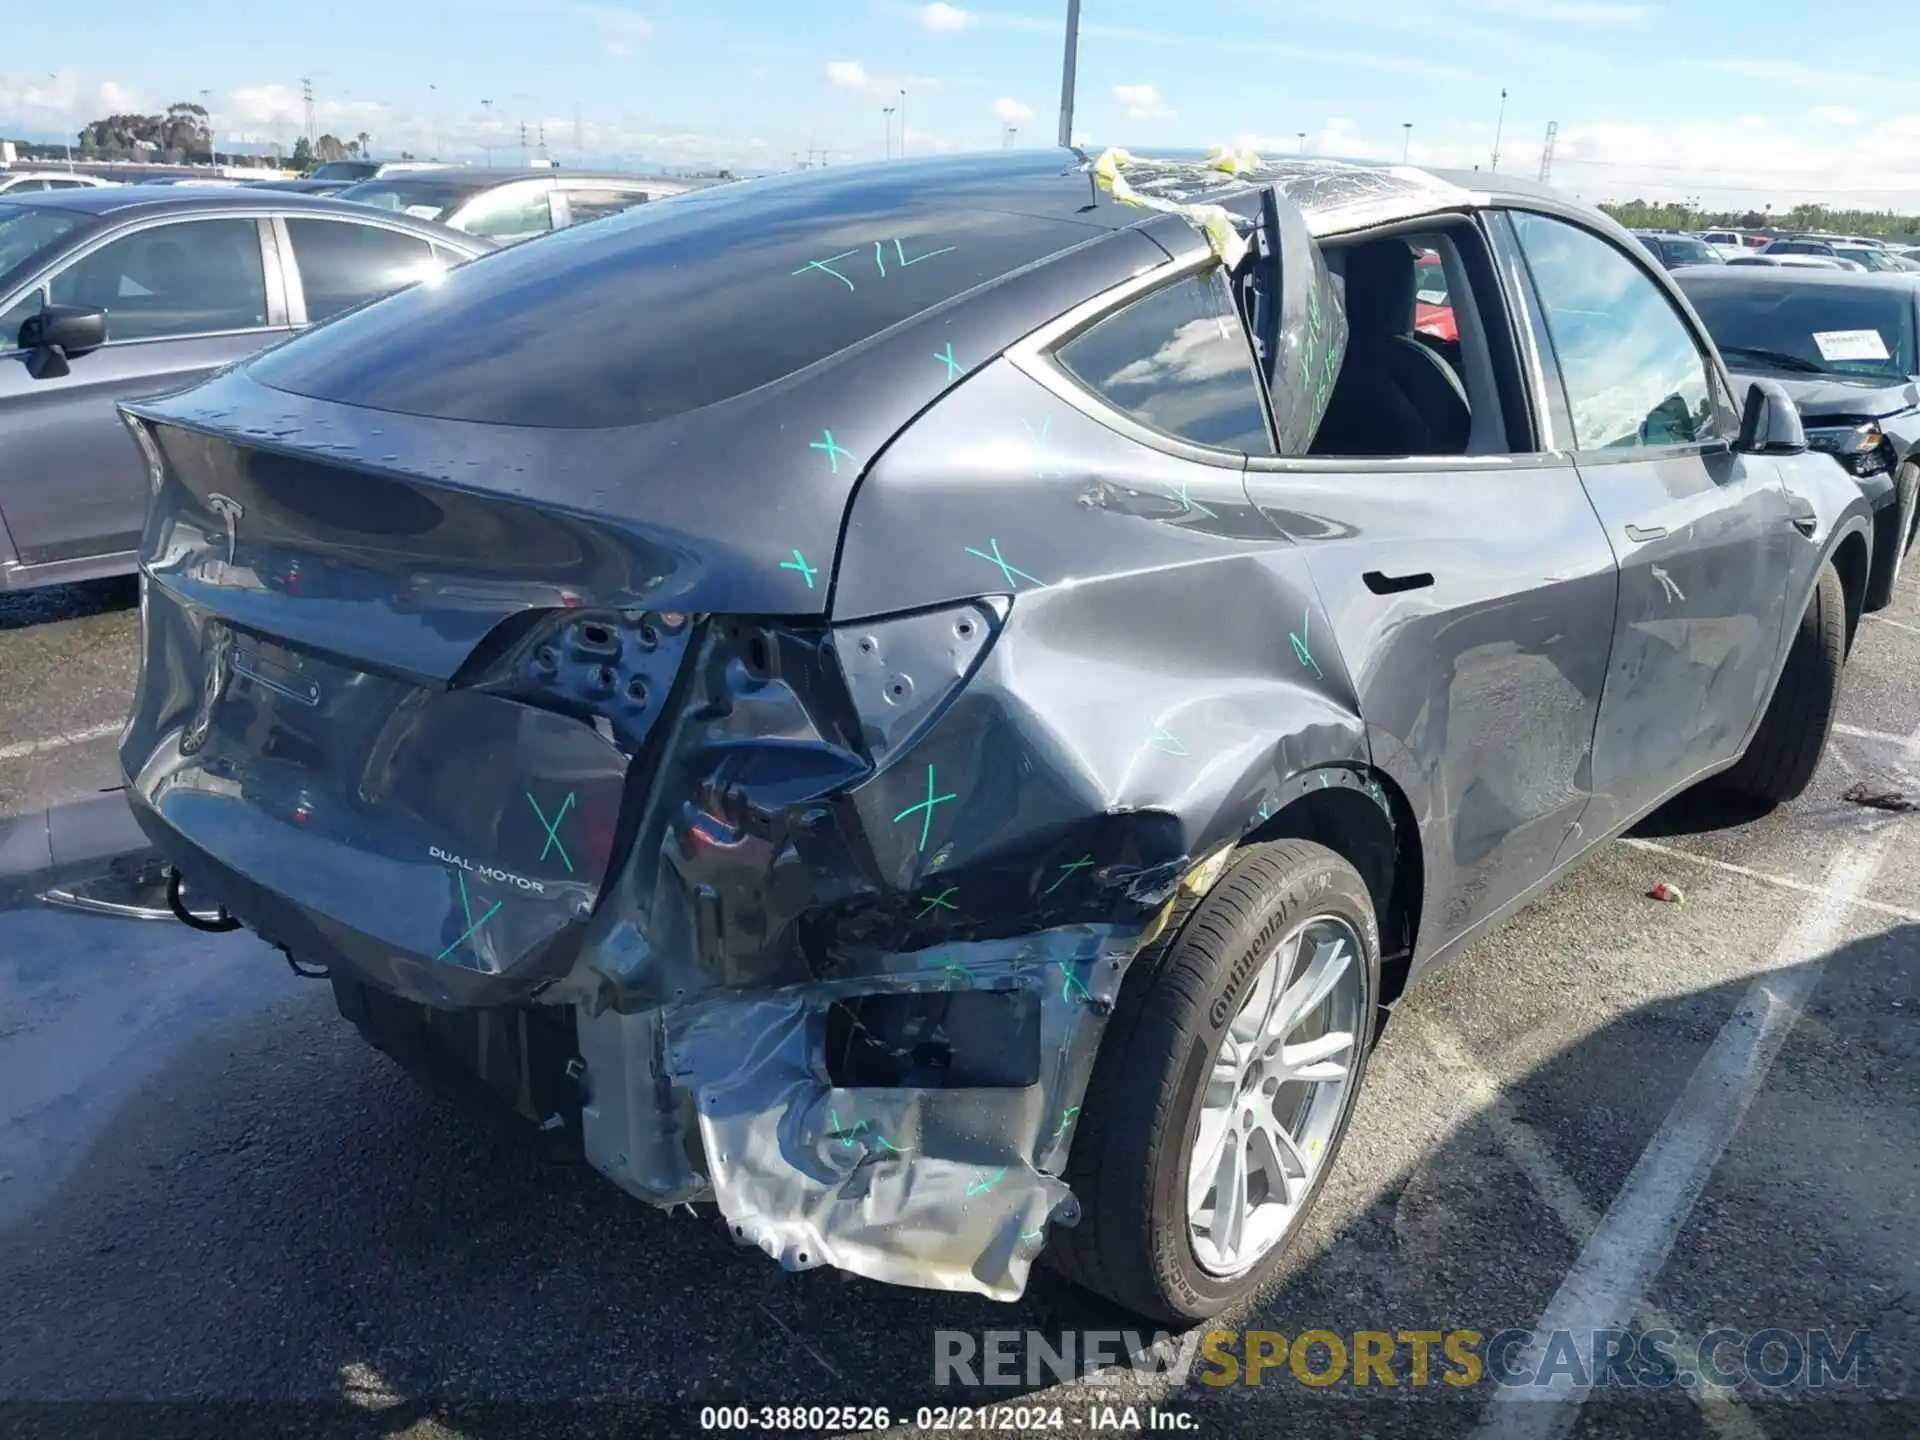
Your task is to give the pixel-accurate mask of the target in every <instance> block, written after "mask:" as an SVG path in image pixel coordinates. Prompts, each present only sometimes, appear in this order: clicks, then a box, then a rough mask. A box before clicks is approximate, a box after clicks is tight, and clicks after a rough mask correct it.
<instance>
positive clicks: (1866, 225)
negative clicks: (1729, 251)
mask: <svg viewBox="0 0 1920 1440" xmlns="http://www.w3.org/2000/svg"><path fill="white" fill-rule="evenodd" d="M1600 208H1601V209H1602V210H1604V211H1606V213H1607V214H1609V215H1611V216H1612V217H1613V218H1614V219H1616V220H1618V221H1619V222H1620V223H1621V224H1622V225H1625V226H1627V227H1629V228H1630V229H1638V230H1786V231H1803V230H1825V231H1830V232H1832V233H1835V234H1841V235H1873V236H1886V237H1889V238H1891V237H1894V236H1904V235H1916V234H1920V215H1896V214H1894V213H1893V212H1892V211H1891V210H1830V209H1828V208H1827V207H1826V206H1825V205H1796V206H1794V207H1793V208H1792V209H1791V210H1787V211H1784V212H1782V213H1780V214H1775V213H1774V212H1773V211H1771V210H1706V209H1696V208H1695V207H1693V206H1691V205H1686V204H1681V203H1677V202H1671V201H1659V200H1627V201H1624V202H1621V203H1618V204H1615V203H1610V202H1602V204H1601V206H1600Z"/></svg>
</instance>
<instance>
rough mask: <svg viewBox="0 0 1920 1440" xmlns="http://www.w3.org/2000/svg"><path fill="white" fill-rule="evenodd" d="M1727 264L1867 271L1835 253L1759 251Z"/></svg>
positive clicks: (1789, 268) (1854, 261) (1790, 268)
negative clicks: (1805, 253)
mask: <svg viewBox="0 0 1920 1440" xmlns="http://www.w3.org/2000/svg"><path fill="white" fill-rule="evenodd" d="M1727 264H1729V265H1749V266H1752V265H1765V266H1769V267H1772V268H1774V269H1788V270H1849V271H1852V272H1853V273H1855V274H1857V275H1864V274H1866V273H1867V267H1866V266H1864V265H1862V264H1860V263H1859V262H1858V261H1857V260H1842V259H1840V258H1839V256H1837V255H1800V254H1783V253H1776V252H1773V251H1760V252H1757V253H1755V254H1752V255H1741V256H1738V257H1736V258H1735V259H1732V260H1729V261H1727Z"/></svg>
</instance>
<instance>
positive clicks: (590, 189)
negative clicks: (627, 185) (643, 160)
mask: <svg viewBox="0 0 1920 1440" xmlns="http://www.w3.org/2000/svg"><path fill="white" fill-rule="evenodd" d="M566 198H567V220H568V223H569V224H572V225H584V224H586V223H587V222H588V221H589V220H604V219H605V218H606V217H607V216H609V215H618V214H619V213H620V212H621V211H622V210H631V209H632V208H633V207H634V206H636V205H644V204H646V203H647V196H646V192H644V191H641V190H619V189H615V188H613V187H612V186H604V185H583V186H572V185H569V186H568V187H567V189H566Z"/></svg>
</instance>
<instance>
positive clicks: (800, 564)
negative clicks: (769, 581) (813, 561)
mask: <svg viewBox="0 0 1920 1440" xmlns="http://www.w3.org/2000/svg"><path fill="white" fill-rule="evenodd" d="M780 568H781V569H782V570H797V571H799V572H800V578H801V579H802V580H804V581H806V582H807V589H809V590H811V589H812V588H813V577H814V576H816V575H818V574H819V573H820V572H819V571H818V570H817V569H815V568H814V567H813V566H811V565H809V564H807V557H806V556H804V555H802V554H801V553H800V552H799V551H798V550H796V551H794V552H793V559H791V560H782V561H781V562H780Z"/></svg>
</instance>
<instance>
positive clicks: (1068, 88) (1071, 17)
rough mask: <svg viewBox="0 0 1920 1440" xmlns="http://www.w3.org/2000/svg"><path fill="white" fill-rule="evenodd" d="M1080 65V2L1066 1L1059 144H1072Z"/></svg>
mask: <svg viewBox="0 0 1920 1440" xmlns="http://www.w3.org/2000/svg"><path fill="white" fill-rule="evenodd" d="M1079 63H1080V0H1067V44H1066V53H1065V55H1064V57H1063V58H1062V61H1061V65H1060V144H1061V145H1062V147H1066V146H1071V145H1072V144H1073V85H1074V71H1075V69H1077V68H1078V66H1079Z"/></svg>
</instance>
